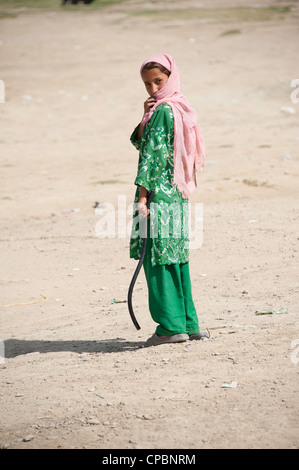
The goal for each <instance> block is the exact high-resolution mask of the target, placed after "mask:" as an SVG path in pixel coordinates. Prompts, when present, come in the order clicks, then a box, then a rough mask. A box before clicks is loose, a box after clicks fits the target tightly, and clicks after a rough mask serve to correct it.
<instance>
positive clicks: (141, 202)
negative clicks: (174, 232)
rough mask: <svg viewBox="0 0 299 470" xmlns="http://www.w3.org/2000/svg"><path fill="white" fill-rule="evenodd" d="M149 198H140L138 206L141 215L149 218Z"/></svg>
mask: <svg viewBox="0 0 299 470" xmlns="http://www.w3.org/2000/svg"><path fill="white" fill-rule="evenodd" d="M146 203H147V198H146V197H141V198H140V199H139V202H138V206H137V211H138V214H139V215H141V217H143V218H145V217H147V218H149V213H150V211H149V209H148V208H147V205H146Z"/></svg>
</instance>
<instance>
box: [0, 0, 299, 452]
mask: <svg viewBox="0 0 299 470" xmlns="http://www.w3.org/2000/svg"><path fill="white" fill-rule="evenodd" d="M211 3H213V7H212V10H207V8H211ZM174 4H177V5H179V7H180V8H182V9H183V10H182V14H181V15H180V14H178V13H177V12H173V11H172V10H171V8H175V5H174ZM240 4H241V5H242V6H243V7H244V8H245V7H246V8H247V7H252V8H253V7H254V12H253V13H252V12H251V16H250V18H249V19H248V18H244V13H243V11H239V10H236V9H233V10H227V9H228V8H233V7H234V6H236V5H240ZM171 5H172V6H171ZM173 5H174V6H173ZM254 5H255V6H254ZM285 5H288V6H291V8H289V9H285V10H284V11H282V10H281V11H280V12H279V10H277V9H276V10H275V9H272V10H271V9H267V8H268V7H269V6H270V7H271V6H272V7H273V6H274V7H279V8H282V7H283V6H285ZM162 6H163V7H164V10H163V11H162ZM162 6H161V4H160V3H155V2H152V3H150V2H148V3H146V2H141V1H135V2H126V3H123V4H121V5H118V6H117V5H116V6H114V7H110V8H106V9H103V10H98V9H92V10H90V11H89V10H88V8H83V7H79V8H78V9H77V10H78V11H77V10H75V9H74V8H72V9H71V8H66V9H65V11H61V10H60V9H59V8H58V9H56V10H55V9H54V10H53V11H49V10H44V11H39V10H34V11H31V10H21V11H18V12H17V15H16V16H11V17H5V18H2V19H1V20H0V41H1V42H0V54H1V59H0V62H1V71H0V73H1V76H0V78H1V79H2V80H3V81H4V83H5V103H2V104H0V120H1V135H0V153H1V160H0V165H1V188H0V224H1V232H0V242H1V251H0V266H1V268H0V292H1V302H0V303H1V305H0V318H1V324H0V340H1V343H0V344H1V348H2V349H1V351H2V357H1V364H0V383H1V386H0V399H1V402H0V403H1V404H0V445H1V447H4V448H7V447H8V448H12V449H16V448H19V449H20V448H40V449H42V448H44V449H47V448H49V449H50V448H52V449H56V448H103V449H150V448H151V449H216V448H222V449H224V448H250V449H253V448H268V449H275V448H276V449H277V448H297V447H298V444H299V425H298V372H299V364H298V361H299V331H298V293H299V285H298V277H299V276H298V275H299V272H298V227H299V214H298V195H299V186H298V176H299V153H298V145H299V103H298V98H299V92H298V93H297V94H296V89H295V88H292V87H291V82H292V80H294V79H299V70H298V35H299V26H298V20H299V4H298V2H292V1H290V2H287V3H283V2H276V3H274V2H267V1H262V0H260V1H259V2H258V6H259V8H258V6H256V4H255V2H249V1H247V2H246V1H243V2H234V1H231V2H230V1H221V2H220V1H215V2H206V1H203V2H197V3H196V2H193V3H192V2H180V3H177V2H171V4H170V3H169V4H167V3H164V4H163V5H162ZM188 8H193V10H188ZM159 9H161V12H160V13H159ZM167 9H169V10H170V14H169V15H167V14H166V13H167V12H165V10H167ZM71 10H72V11H71ZM150 10H156V12H155V14H151V13H149V11H150ZM244 11H245V12H246V11H247V13H248V15H249V13H250V11H251V10H248V8H247V10H244ZM136 12H137V13H138V12H139V13H138V14H137V13H136ZM141 12H143V14H140V13H141ZM194 12H196V14H195V13H194ZM200 12H202V16H201V15H200ZM254 15H255V16H254ZM265 15H266V18H264V17H263V16H265ZM245 16H246V15H245ZM158 51H163V52H167V53H169V54H171V55H173V56H174V57H175V59H176V62H177V64H178V66H179V69H180V73H181V80H182V82H183V89H182V91H183V92H184V93H185V94H186V96H187V97H188V99H189V101H190V103H191V104H192V105H193V106H194V107H195V109H196V111H197V113H198V119H199V121H200V124H201V126H202V129H203V132H204V136H205V140H206V145H207V164H206V167H205V169H204V172H203V173H202V174H201V175H200V176H199V178H198V190H197V192H196V193H195V195H194V197H193V198H192V207H193V209H194V210H195V203H202V204H203V206H202V207H203V242H202V246H201V248H200V249H193V250H192V251H191V256H190V270H191V275H192V285H193V293H194V300H195V302H196V307H197V310H198V316H199V319H200V326H201V328H202V330H203V331H205V330H206V328H208V329H209V331H210V333H211V338H210V339H208V340H204V341H201V342H186V343H183V344H173V345H163V346H159V347H153V348H143V344H144V341H145V340H146V339H147V338H148V337H149V336H150V335H151V334H152V333H153V332H154V329H155V325H154V324H153V322H152V320H151V318H150V315H149V312H148V306H147V291H146V283H145V278H144V274H143V272H141V274H140V277H139V278H138V281H137V284H136V286H135V290H134V298H133V302H134V309H135V313H136V316H137V319H138V321H139V323H140V325H141V330H139V331H137V330H136V329H135V328H134V326H133V324H132V322H131V320H130V317H129V314H128V309H127V304H126V303H113V301H114V299H126V297H127V289H128V286H129V283H130V280H131V277H132V275H133V272H134V269H135V267H136V261H134V260H131V259H129V254H128V246H129V231H130V220H131V207H130V206H131V204H132V202H133V196H134V191H135V188H134V184H133V182H134V178H135V175H136V169H137V158H138V154H137V152H136V150H135V149H134V148H133V146H132V145H131V144H130V142H129V136H130V134H131V132H132V130H133V129H134V127H135V126H136V125H137V123H138V122H139V120H140V118H141V116H142V111H143V101H144V100H145V99H146V94H145V90H144V87H143V84H142V83H141V80H140V77H139V67H140V64H141V63H142V62H143V60H144V59H145V58H146V57H147V56H149V55H151V54H152V53H155V52H158ZM297 88H298V85H297ZM292 92H293V95H292V96H291V93H292ZM292 98H293V99H292ZM296 101H297V102H296ZM96 201H97V202H99V203H109V204H110V206H109V207H110V210H112V209H113V207H114V208H115V214H114V215H115V223H116V226H115V237H114V238H99V237H97V236H96V230H95V229H96V224H97V223H99V220H103V219H102V217H103V215H101V214H99V213H95V208H94V205H95V202H96ZM121 204H122V205H123V206H124V208H125V224H126V225H127V231H126V232H127V233H125V234H123V231H122V230H121V227H120V228H119V227H118V220H122V218H123V217H124V216H123V213H121V207H120V205H121ZM106 206H107V204H106ZM109 207H108V209H109ZM104 215H107V213H106V212H105V213H104ZM122 227H123V226H122ZM265 310H267V311H268V313H265V312H264V314H260V315H258V314H257V312H260V311H265ZM270 312H271V313H270Z"/></svg>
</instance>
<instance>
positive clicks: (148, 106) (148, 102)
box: [144, 98, 156, 114]
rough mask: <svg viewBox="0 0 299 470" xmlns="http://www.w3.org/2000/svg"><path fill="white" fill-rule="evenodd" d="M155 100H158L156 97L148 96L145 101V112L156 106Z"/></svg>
mask: <svg viewBox="0 0 299 470" xmlns="http://www.w3.org/2000/svg"><path fill="white" fill-rule="evenodd" d="M155 102H156V100H155V98H148V99H147V100H146V101H145V102H144V114H146V113H148V112H149V111H150V109H151V108H152V107H153V106H154V104H155Z"/></svg>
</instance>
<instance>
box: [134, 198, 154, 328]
mask: <svg viewBox="0 0 299 470" xmlns="http://www.w3.org/2000/svg"><path fill="white" fill-rule="evenodd" d="M154 194H155V191H151V192H150V195H149V197H148V199H147V204H146V205H147V208H148V209H149V208H150V205H151V202H152V199H153V196H154ZM142 225H143V227H142V234H143V238H142V240H143V244H142V251H141V256H140V259H139V261H138V265H137V268H136V269H135V272H134V274H133V277H132V281H131V283H130V287H129V291H128V308H129V312H130V315H131V319H132V322H133V323H134V325H135V327H136V329H137V330H140V326H139V324H138V321H137V320H136V317H135V315H134V311H133V306H132V294H133V289H134V285H135V282H136V279H137V277H138V274H139V271H140V269H141V266H142V264H143V260H144V256H145V252H146V244H147V217H145V218H144V219H143V220H142Z"/></svg>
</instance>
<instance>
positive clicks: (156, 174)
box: [135, 105, 173, 191]
mask: <svg viewBox="0 0 299 470" xmlns="http://www.w3.org/2000/svg"><path fill="white" fill-rule="evenodd" d="M172 144H173V115H172V110H171V108H170V106H164V105H160V106H159V107H158V108H157V109H156V110H155V112H154V114H153V116H152V118H151V120H150V122H149V123H148V124H147V126H146V129H145V130H144V131H143V135H142V139H141V146H140V158H139V165H138V172H137V177H136V179H135V184H136V185H139V186H143V187H144V188H146V189H147V190H148V191H152V190H155V188H156V185H157V184H158V180H159V178H160V177H161V175H162V173H163V171H164V170H165V168H166V165H167V162H168V158H169V156H170V154H171V152H172Z"/></svg>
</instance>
